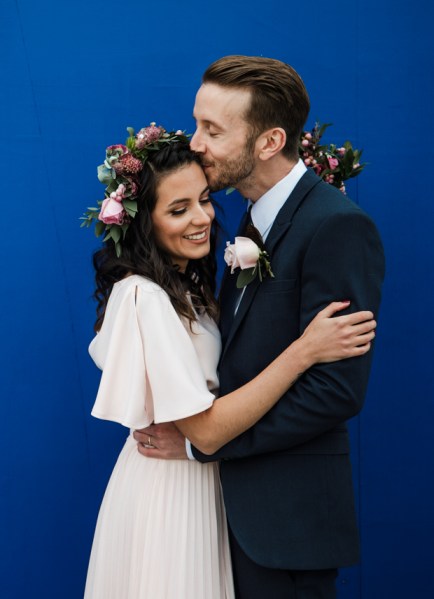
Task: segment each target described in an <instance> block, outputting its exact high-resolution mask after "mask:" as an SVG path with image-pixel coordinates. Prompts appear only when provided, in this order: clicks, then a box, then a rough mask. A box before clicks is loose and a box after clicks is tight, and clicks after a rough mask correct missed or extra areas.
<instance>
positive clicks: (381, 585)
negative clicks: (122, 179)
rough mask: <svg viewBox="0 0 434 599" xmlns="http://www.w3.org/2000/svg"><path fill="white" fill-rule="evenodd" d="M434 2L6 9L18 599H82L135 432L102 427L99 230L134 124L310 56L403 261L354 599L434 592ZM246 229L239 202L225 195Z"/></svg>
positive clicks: (299, 65) (4, 458)
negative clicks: (255, 71)
mask: <svg viewBox="0 0 434 599" xmlns="http://www.w3.org/2000/svg"><path fill="white" fill-rule="evenodd" d="M432 18H433V9H432V5H431V3H429V2H428V1H427V0H423V1H421V2H418V3H408V2H404V1H403V0H396V1H394V2H392V1H391V0H386V1H384V0H383V2H381V3H374V2H373V1H372V0H367V1H365V2H363V3H362V2H355V3H352V4H349V3H346V2H342V1H340V0H339V1H336V2H332V3H329V4H324V3H323V2H318V1H317V2H315V1H314V2H310V3H308V4H305V3H301V2H300V3H298V4H297V5H294V4H293V3H289V2H282V1H278V0H270V1H268V2H266V3H262V2H259V1H258V0H251V1H250V3H249V6H248V8H247V7H246V5H245V3H241V2H228V1H227V0H221V1H220V2H219V3H218V4H217V5H209V4H204V3H202V2H198V1H197V0H191V1H189V2H187V3H179V2H175V1H174V0H163V1H160V2H158V3H157V2H155V3H149V2H146V1H143V0H141V1H139V0H127V1H126V2H124V3H119V2H113V1H112V0H105V1H104V2H102V1H101V0H92V1H91V2H89V1H86V2H85V1H84V0H76V1H75V2H74V3H72V2H68V3H61V2H57V1H54V0H40V1H39V2H33V1H31V0H15V1H13V0H1V2H0V52H1V54H0V56H1V63H0V69H1V70H0V82H1V84H0V139H1V142H2V157H1V160H0V171H1V175H2V176H1V185H2V191H3V193H2V219H1V234H0V258H1V261H2V264H3V272H4V274H3V277H2V283H1V285H2V293H1V307H0V310H1V314H2V341H3V343H2V346H1V358H2V376H1V398H2V407H3V426H2V435H1V438H0V444H1V446H0V481H1V491H0V517H1V522H0V530H1V547H0V557H1V559H0V596H1V597H2V599H3V598H4V599H24V598H25V597H30V596H31V597H34V598H36V599H51V598H52V599H57V598H60V597H62V599H76V598H78V597H80V596H81V595H82V589H83V585H84V580H85V573H86V565H87V559H88V554H89V550H90V544H91V540H92V535H93V527H94V523H95V519H96V515H97V511H98V506H99V503H100V500H101V497H102V493H103V491H104V488H105V484H106V481H107V479H108V476H109V474H110V472H111V469H112V466H113V463H114V461H115V459H116V456H117V453H118V451H119V448H120V447H121V445H122V443H123V439H124V437H125V434H126V432H125V431H124V430H122V429H121V427H119V426H117V425H114V424H110V423H107V422H99V421H96V420H94V419H92V418H91V417H90V416H89V413H90V409H91V406H92V403H93V399H94V396H95V391H96V388H97V384H98V372H97V370H96V368H95V367H94V366H93V364H92V362H91V360H90V358H89V357H88V355H87V345H88V343H89V341H90V339H91V337H92V323H93V317H94V305H93V302H92V300H91V298H90V296H91V294H92V290H93V289H92V286H93V282H92V276H93V275H92V269H91V265H90V256H91V253H92V251H93V249H95V248H96V247H97V241H96V240H95V238H93V236H92V234H90V233H89V232H83V231H82V230H80V228H79V226H78V225H79V223H78V220H77V219H78V217H79V216H80V215H81V213H82V211H83V209H84V208H85V207H86V206H87V205H92V204H93V203H94V202H95V199H98V198H100V197H101V192H102V189H103V188H102V186H101V184H100V183H99V182H98V181H97V179H96V176H95V175H96V165H98V164H99V163H100V162H101V161H102V158H103V156H104V148H105V146H106V145H108V144H110V143H115V142H116V141H119V142H122V141H123V139H124V137H125V135H126V132H125V126H127V125H132V126H134V127H136V128H138V127H140V126H143V125H147V124H148V123H149V122H150V121H151V120H157V121H158V122H159V123H163V124H165V125H166V126H167V127H169V128H172V127H173V128H175V129H176V128H179V127H182V128H184V127H185V128H187V129H189V130H192V128H193V122H192V119H191V109H192V105H193V101H194V94H195V90H196V89H197V87H198V85H199V82H200V76H201V73H202V72H203V70H204V69H205V67H206V66H207V65H208V64H209V63H210V62H211V61H213V60H214V59H216V58H218V57H219V56H222V55H225V54H232V53H242V54H262V55H264V56H273V57H276V58H280V59H283V60H285V61H287V62H289V63H291V64H292V65H293V66H295V68H296V69H297V70H298V71H299V72H300V74H301V75H302V76H303V78H304V79H305V82H306V84H307V87H308V89H309V91H310V94H311V99H312V111H311V118H310V121H309V124H310V125H312V124H313V122H314V120H315V119H316V118H318V119H320V120H322V121H330V122H334V123H335V125H334V126H333V128H332V129H331V130H330V133H329V134H328V138H329V139H328V140H329V141H336V142H341V141H344V140H345V139H346V138H347V137H348V138H350V139H351V140H352V141H353V142H354V144H355V146H356V147H363V148H364V158H365V160H367V161H368V162H369V163H370V164H369V167H367V169H366V171H365V172H364V173H363V174H362V176H361V177H360V178H359V179H358V180H356V181H354V182H353V183H352V184H351V185H350V186H349V190H350V194H351V195H352V197H353V198H354V199H355V200H356V201H357V202H358V203H359V204H360V205H361V206H362V207H363V208H364V209H365V210H367V211H368V212H369V213H370V214H371V215H372V216H373V217H374V219H375V221H376V222H377V224H378V226H379V228H380V231H381V233H382V236H383V240H384V244H385V249H386V254H387V258H388V268H387V279H386V283H385V289H384V302H383V307H382V313H381V319H380V327H379V334H378V342H377V347H376V357H375V364H374V370H373V375H372V379H371V383H370V389H369V395H368V399H367V404H366V407H365V409H364V411H363V413H362V415H361V416H360V417H359V418H358V419H356V420H355V421H354V422H352V423H351V431H352V438H353V463H354V475H355V476H354V478H355V484H356V489H357V497H358V507H359V518H360V528H361V536H362V547H363V559H362V563H361V565H360V566H359V567H357V568H353V569H350V570H347V571H345V572H342V573H341V576H340V579H339V597H340V599H389V598H393V599H408V598H409V597H417V598H418V599H419V598H420V599H425V598H430V597H433V596H434V582H433V578H432V576H431V567H432V561H433V550H432V544H433V538H434V516H433V508H432V505H433V496H434V493H433V491H434V489H433V485H434V483H433V481H434V451H433V444H432V436H433V435H432V428H433V421H434V378H433V374H432V373H433V368H432V362H433V359H432V347H433V342H434V338H433V337H434V334H433V325H432V314H433V312H434V300H433V296H434V293H433V291H434V290H433V257H434V249H433V243H432V239H433V222H434V208H433V206H434V197H433V193H432V190H431V182H430V180H429V179H430V172H431V165H432V163H433V149H432V138H433V133H434V131H433V118H432V116H433V115H432V95H433V94H432V92H433V87H434V86H433V73H434V69H433V66H434V65H433V42H432V32H431V23H432ZM220 199H221V201H222V203H223V204H224V205H225V208H226V213H228V212H229V211H231V215H230V216H229V218H228V219H227V223H226V224H227V228H228V231H229V234H230V235H231V234H232V232H233V230H234V228H235V226H236V220H237V219H236V217H235V216H233V214H235V213H237V214H239V213H240V210H241V201H240V199H239V198H237V196H236V194H235V195H233V196H229V197H228V198H225V197H224V196H222V197H220Z"/></svg>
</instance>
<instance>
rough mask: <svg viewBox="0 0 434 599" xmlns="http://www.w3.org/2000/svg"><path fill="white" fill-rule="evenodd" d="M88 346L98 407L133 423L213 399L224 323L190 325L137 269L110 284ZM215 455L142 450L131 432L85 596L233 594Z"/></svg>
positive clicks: (134, 598)
mask: <svg viewBox="0 0 434 599" xmlns="http://www.w3.org/2000/svg"><path fill="white" fill-rule="evenodd" d="M89 351H90V353H91V356H92V358H93V359H94V361H95V363H96V364H97V365H98V366H99V367H100V368H101V369H102V370H103V373H102V377H101V383H100V387H99V390H98V396H97V399H96V402H95V405H94V408H93V410H92V414H93V415H94V416H96V417H98V418H103V419H107V420H114V421H116V422H120V423H121V424H123V425H125V426H126V427H128V428H130V429H136V428H143V427H145V426H147V425H149V424H150V423H151V422H155V423H158V422H167V421H172V420H176V419H179V418H184V417H187V416H191V415H193V414H196V413H199V412H201V411H203V410H205V409H206V408H208V407H209V406H211V405H212V402H213V401H214V397H215V392H216V390H217V387H218V379H217V375H216V368H217V362H218V359H219V354H220V337H219V333H218V329H217V326H216V325H215V323H214V322H213V321H212V320H211V319H210V318H208V317H207V316H206V315H201V316H199V319H198V322H196V323H194V325H193V330H192V331H191V330H190V327H189V324H188V323H184V322H183V321H182V320H181V319H180V318H179V317H178V315H177V314H176V312H175V310H174V309H173V307H172V304H171V303H170V300H169V298H168V296H167V294H166V293H165V292H164V291H163V290H162V289H161V288H160V287H158V286H157V285H156V284H155V283H152V282H151V281H149V280H147V279H145V278H143V277H140V276H138V275H133V276H130V277H128V278H126V279H124V280H122V281H120V282H119V283H116V284H115V285H114V287H113V290H112V293H111V295H110V298H109V302H108V305H107V310H106V313H105V317H104V323H103V326H102V328H101V330H100V332H99V333H98V335H97V336H96V337H95V339H94V340H93V341H92V343H91V345H90V348H89ZM233 597H234V591H233V584H232V570H231V564H230V555H229V545H228V538H227V527H226V517H225V512H224V506H223V500H222V494H221V488H220V481H219V474H218V465H217V464H216V463H211V464H200V463H199V462H195V461H190V460H157V459H151V458H145V457H143V456H142V455H140V454H139V453H138V451H137V444H136V442H135V441H134V439H133V437H132V436H131V434H130V436H129V437H128V438H127V440H126V443H125V445H124V447H123V449H122V451H121V453H120V455H119V458H118V461H117V463H116V465H115V468H114V470H113V473H112V475H111V478H110V481H109V484H108V486H107V490H106V492H105V495H104V499H103V502H102V505H101V509H100V512H99V516H98V522H97V526H96V531H95V537H94V541H93V546H92V553H91V558H90V563H89V569H88V576H87V582H86V591H85V599H233Z"/></svg>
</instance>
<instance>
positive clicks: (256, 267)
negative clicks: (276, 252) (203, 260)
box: [224, 225, 274, 289]
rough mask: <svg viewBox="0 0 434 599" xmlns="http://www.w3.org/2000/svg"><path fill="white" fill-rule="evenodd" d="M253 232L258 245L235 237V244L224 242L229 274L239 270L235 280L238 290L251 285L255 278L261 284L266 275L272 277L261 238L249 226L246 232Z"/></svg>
mask: <svg viewBox="0 0 434 599" xmlns="http://www.w3.org/2000/svg"><path fill="white" fill-rule="evenodd" d="M253 231H254V236H255V239H256V241H257V242H258V243H255V241H253V239H251V238H250V237H235V243H230V242H229V241H228V242H226V249H225V255H224V259H225V262H226V264H227V265H228V266H230V269H231V274H233V273H234V270H235V269H236V268H240V270H241V272H240V274H239V275H238V278H237V287H238V289H241V288H242V287H245V286H246V285H248V284H249V283H251V282H252V281H253V280H254V279H255V278H256V276H258V277H259V280H260V281H261V282H262V279H263V278H264V277H266V276H267V275H268V276H269V277H274V274H273V271H272V270H271V264H270V261H269V259H268V253H267V252H266V251H265V246H264V242H263V241H262V237H261V236H260V234H259V231H257V229H255V228H254V227H253V226H251V225H249V226H248V227H247V231H246V232H247V233H248V234H252V233H253Z"/></svg>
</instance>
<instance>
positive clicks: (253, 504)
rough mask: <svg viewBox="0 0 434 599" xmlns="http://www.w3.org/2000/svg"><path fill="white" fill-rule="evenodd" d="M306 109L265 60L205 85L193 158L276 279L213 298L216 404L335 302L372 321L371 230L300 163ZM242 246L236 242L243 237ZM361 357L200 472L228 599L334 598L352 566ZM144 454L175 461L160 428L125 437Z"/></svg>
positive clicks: (286, 402)
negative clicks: (253, 235)
mask: <svg viewBox="0 0 434 599" xmlns="http://www.w3.org/2000/svg"><path fill="white" fill-rule="evenodd" d="M308 111H309V98H308V95H307V92H306V89H305V87H304V84H303V82H302V80H301V79H300V77H299V76H298V74H297V73H296V72H295V71H294V70H293V69H292V68H291V67H290V66H288V65H286V64H284V63H282V62H280V61H277V60H273V59H268V58H262V57H261V58H256V57H247V56H227V57H224V58H222V59H220V60H218V61H217V62H215V63H214V64H212V65H211V66H210V67H209V68H208V69H207V70H206V72H205V74H204V76H203V82H202V86H201V87H200V89H199V91H198V93H197V96H196V103H195V107H194V117H195V119H196V123H197V129H196V132H195V134H194V136H193V138H192V140H191V146H192V148H193V149H194V150H196V151H197V152H199V153H200V154H201V156H202V164H203V167H204V170H205V174H206V177H207V179H208V182H209V184H210V187H211V189H212V190H219V189H223V188H225V187H228V186H233V187H236V188H237V189H238V191H239V192H240V193H241V194H242V195H243V196H244V197H246V198H248V199H249V200H250V201H251V203H252V206H253V207H252V210H251V219H252V221H253V224H254V225H255V226H256V228H257V229H258V230H259V232H260V233H261V235H262V237H263V239H264V240H265V245H266V249H267V252H268V254H269V256H270V262H271V268H272V271H273V273H274V278H270V277H268V278H266V279H264V280H263V281H262V282H260V281H259V279H255V280H254V281H253V282H252V283H250V284H249V285H248V286H247V287H246V288H245V289H244V292H242V293H241V292H240V290H238V289H237V288H236V278H237V273H234V275H231V274H230V272H229V270H228V269H227V271H226V273H225V276H224V280H223V284H222V290H221V334H222V341H223V353H222V357H221V362H220V370H219V373H220V385H221V387H220V392H221V394H222V395H225V394H227V393H230V392H231V391H233V390H234V389H237V388H238V387H240V386H242V385H243V384H244V383H246V382H247V381H249V380H251V379H253V378H254V377H255V376H256V375H257V374H258V373H259V372H260V371H261V370H262V369H263V368H265V367H266V366H267V365H268V364H269V363H270V362H271V361H272V360H273V359H274V358H275V357H276V356H277V355H278V354H279V353H280V352H281V351H282V350H283V349H284V348H285V347H287V346H288V345H289V343H291V342H292V341H294V340H295V339H296V338H297V337H298V336H299V335H300V334H301V333H302V331H303V330H304V329H305V327H306V326H307V324H308V323H309V322H310V321H311V320H312V318H313V317H314V316H315V314H316V313H317V312H318V311H319V310H320V309H321V308H323V307H324V306H325V305H326V304H328V303H329V302H331V301H333V300H341V299H350V300H351V310H352V311H356V310H361V309H364V310H372V311H373V312H374V314H377V313H378V308H379V303H380V290H381V284H382V280H383V276H384V256H383V250H382V245H381V241H380V239H379V236H378V232H377V230H376V228H375V226H374V224H373V223H372V221H371V220H370V218H369V217H368V216H367V215H366V214H365V213H364V212H362V210H360V209H359V208H358V207H357V206H356V205H355V204H353V203H352V202H351V201H350V200H349V199H348V198H346V197H345V196H344V195H343V194H342V193H341V192H340V191H338V190H337V189H335V188H334V187H332V186H330V185H328V184H326V183H324V182H322V181H321V180H320V179H319V178H318V177H317V176H316V175H315V174H314V173H313V171H312V170H310V169H309V170H308V169H306V167H305V165H304V164H303V162H302V161H301V160H300V159H299V158H298V140H299V135H300V132H301V130H302V128H303V126H304V123H305V121H306V118H307V115H308ZM241 234H242V233H241ZM371 358H372V354H371V353H369V354H367V355H365V356H364V357H362V358H355V359H351V360H344V361H341V362H335V363H332V364H320V365H317V366H314V367H312V368H311V369H310V370H309V371H308V372H307V373H306V374H305V375H304V376H303V377H301V378H300V379H299V381H298V382H297V383H296V384H295V385H294V386H293V387H292V388H291V389H290V390H289V391H288V392H287V393H285V395H284V396H283V397H282V398H281V400H280V401H279V403H278V404H277V405H276V406H275V407H274V408H273V409H272V410H271V411H270V412H269V413H268V414H267V415H266V416H265V417H264V418H262V420H260V421H259V422H258V423H257V424H256V425H255V426H253V427H252V428H251V429H250V430H248V431H247V432H245V433H244V434H242V435H240V436H239V437H237V438H236V439H234V440H233V441H231V442H230V443H228V444H227V445H225V446H224V447H222V448H221V449H220V450H219V451H218V452H217V453H216V454H214V455H212V456H207V455H204V454H201V453H200V452H199V451H198V450H197V449H195V448H194V447H193V448H192V452H193V455H194V457H195V459H197V460H200V461H201V462H207V461H211V460H220V461H221V480H222V486H223V492H224V499H225V505H226V511H227V517H228V522H229V528H230V535H231V550H232V557H233V566H234V577H235V586H236V590H237V597H238V598H239V599H256V598H258V599H259V598H263V597H266V596H268V597H272V598H273V599H284V598H285V599H288V598H294V599H295V598H297V599H320V598H321V599H332V598H333V597H335V596H336V594H335V593H336V591H335V578H336V575H337V568H339V567H343V566H350V565H352V564H354V563H356V562H357V560H358V557H359V547H358V536H357V528H356V518H355V512H354V502H353V490H352V479H351V466H350V461H349V442H348V433H347V428H346V424H345V422H346V420H348V419H349V418H351V417H352V416H355V415H356V414H358V413H359V411H360V410H361V408H362V406H363V400H364V395H365V391H366V387H367V383H368V376H369V369H370V362H371ZM148 435H150V436H151V439H152V444H153V445H155V446H156V447H157V448H158V449H146V448H144V447H142V446H140V451H141V452H142V453H143V454H144V455H148V456H151V457H152V456H153V457H168V458H173V457H183V456H185V453H184V450H183V449H179V447H180V443H181V442H182V441H183V440H182V439H180V436H179V434H178V433H176V432H175V431H172V430H171V425H156V426H152V427H150V428H149V429H146V431H145V432H144V433H140V432H138V433H136V439H137V440H138V441H140V442H147V441H149V437H148Z"/></svg>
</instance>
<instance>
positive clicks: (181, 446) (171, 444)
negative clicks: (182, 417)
mask: <svg viewBox="0 0 434 599" xmlns="http://www.w3.org/2000/svg"><path fill="white" fill-rule="evenodd" d="M133 436H134V439H135V440H136V441H137V443H138V451H139V453H140V454H142V455H144V456H146V457H149V458H159V459H166V460H179V459H186V458H187V453H186V450H185V438H184V436H183V435H182V433H180V432H179V430H178V429H177V428H176V426H175V425H174V424H173V423H172V422H166V423H163V424H152V425H151V426H148V427H147V428H144V429H141V430H137V431H134V435H133Z"/></svg>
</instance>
